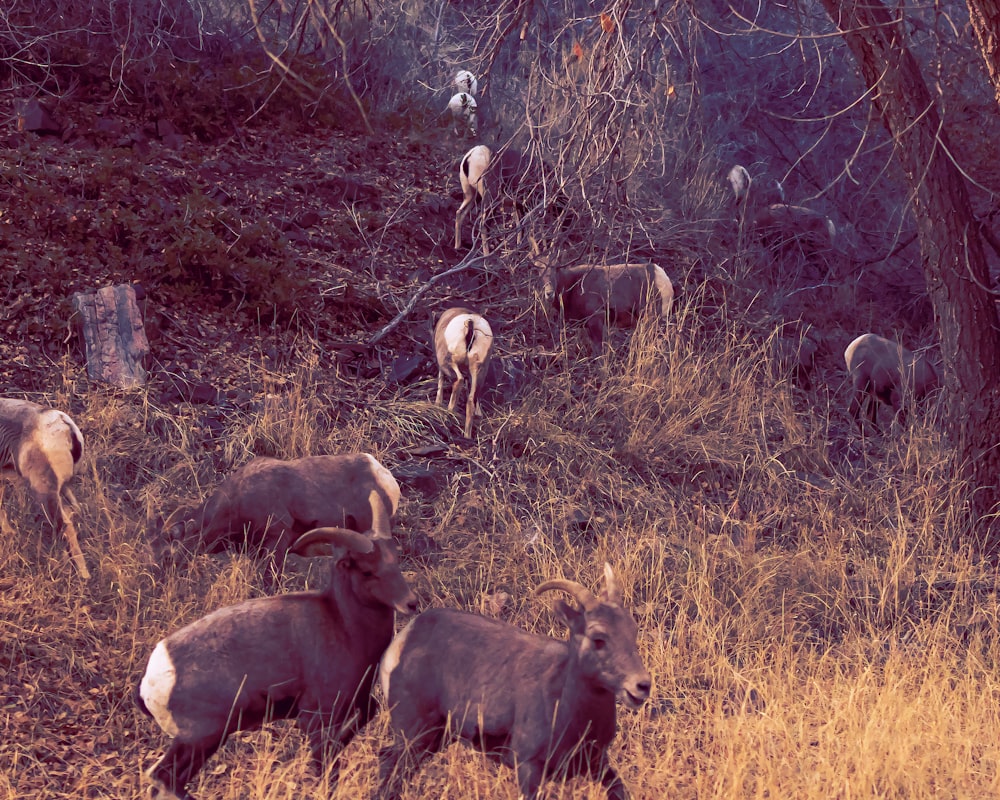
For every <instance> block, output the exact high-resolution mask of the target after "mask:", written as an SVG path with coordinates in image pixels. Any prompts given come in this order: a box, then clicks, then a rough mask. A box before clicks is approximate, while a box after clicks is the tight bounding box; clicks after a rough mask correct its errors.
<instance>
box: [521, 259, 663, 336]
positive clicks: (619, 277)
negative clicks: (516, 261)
mask: <svg viewBox="0 0 1000 800" xmlns="http://www.w3.org/2000/svg"><path fill="white" fill-rule="evenodd" d="M535 265H536V266H537V267H538V269H539V272H540V277H541V283H542V295H543V297H544V299H545V301H546V302H547V303H550V304H559V305H561V306H562V310H563V315H564V316H565V317H566V318H567V319H576V320H585V321H586V328H587V333H588V334H589V335H590V340H591V342H592V344H593V346H594V347H595V348H600V347H601V345H602V344H603V342H604V328H605V321H606V320H611V321H614V322H615V323H616V324H618V325H624V326H630V325H634V324H635V320H636V318H637V317H638V316H639V314H641V313H642V311H643V309H645V307H646V305H647V304H648V302H649V300H650V299H651V296H652V294H653V292H656V293H657V294H658V295H659V298H660V302H659V306H658V310H659V313H660V315H661V316H662V317H663V318H664V319H666V318H667V317H668V316H669V314H670V309H671V308H672V307H673V304H674V285H673V283H672V282H671V281H670V278H668V277H667V273H666V272H664V270H663V268H662V267H660V266H659V265H658V264H608V265H602V264H576V265H572V266H566V267H555V266H553V264H552V263H551V260H550V259H549V258H548V257H547V256H536V257H535Z"/></svg>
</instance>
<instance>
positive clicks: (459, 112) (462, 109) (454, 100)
mask: <svg viewBox="0 0 1000 800" xmlns="http://www.w3.org/2000/svg"><path fill="white" fill-rule="evenodd" d="M448 110H449V111H450V112H451V119H452V121H453V122H454V123H455V135H456V136H462V135H463V134H465V133H468V134H469V136H475V135H476V134H477V133H478V129H477V124H476V119H477V117H478V116H479V105H478V103H476V98H475V97H473V96H472V95H471V94H469V93H468V92H459V93H458V94H454V95H452V96H451V99H450V100H449V101H448Z"/></svg>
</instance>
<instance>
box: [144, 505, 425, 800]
mask: <svg viewBox="0 0 1000 800" xmlns="http://www.w3.org/2000/svg"><path fill="white" fill-rule="evenodd" d="M369 502H370V504H371V515H372V518H373V523H372V533H371V535H370V536H368V535H365V534H362V533H357V532H355V531H349V530H345V529H343V528H319V529H317V530H314V531H310V532H309V533H306V534H304V535H303V536H301V537H299V538H298V539H297V540H296V542H295V543H294V544H293V545H292V547H291V550H292V552H293V553H297V554H299V555H303V556H309V555H321V554H325V553H326V552H328V551H329V549H330V548H336V550H335V553H336V554H335V560H334V562H333V563H332V565H331V568H330V582H329V584H328V585H327V587H326V589H324V590H323V591H321V592H315V591H308V592H296V593H293V594H286V595H278V596H275V597H258V598H256V599H253V600H248V601H246V602H243V603H239V604H237V605H233V606H229V607H227V608H222V609H219V610H217V611H215V612H213V613H211V614H209V615H208V616H205V617H202V618H201V619H199V620H197V621H195V622H193V623H191V624H190V625H188V626H187V627H185V628H181V629H180V630H179V631H175V632H174V633H172V634H170V635H169V636H168V637H167V638H165V639H163V640H162V641H161V642H160V643H159V644H157V645H156V648H155V649H154V650H153V653H152V655H151V656H150V658H149V663H148V665H147V667H146V672H145V674H144V675H143V677H142V680H141V682H140V683H139V687H138V691H137V693H136V702H137V704H138V705H139V708H140V709H141V710H142V711H143V712H144V713H146V714H147V715H149V716H151V717H152V718H153V719H155V720H156V723H157V724H158V725H159V726H160V728H161V729H162V730H163V732H164V733H166V734H167V735H168V736H170V737H171V738H172V741H171V743H170V746H169V747H168V748H167V751H166V753H164V755H163V757H162V758H160V759H159V761H157V762H156V763H155V764H154V765H153V767H152V768H151V769H150V770H149V772H148V773H147V775H148V776H149V778H150V780H151V782H152V786H153V794H154V796H157V793H159V796H161V797H166V798H182V800H192V797H191V795H190V794H188V792H187V790H186V789H185V786H186V785H187V784H188V783H189V782H190V781H191V780H192V779H193V778H194V776H195V775H196V774H197V773H198V771H199V770H200V769H201V768H202V766H204V764H205V762H206V761H207V760H208V759H209V758H210V757H211V756H212V754H213V753H215V751H216V750H218V749H219V747H221V746H222V744H223V743H224V742H225V741H226V738H227V737H228V736H229V734H231V733H233V732H234V731H237V730H255V729H257V728H260V727H261V726H262V725H263V724H264V723H265V722H267V721H269V720H273V719H295V720H296V722H297V723H298V726H299V727H300V728H301V730H302V732H303V733H305V734H306V735H307V736H308V737H309V742H310V750H311V753H312V761H313V765H314V766H315V767H316V769H317V770H319V771H322V769H323V768H324V766H325V764H326V763H328V762H332V763H333V764H334V766H335V768H336V769H337V770H338V773H339V767H338V766H337V763H336V761H337V757H338V755H339V753H340V751H341V750H342V749H343V748H344V747H346V746H347V744H348V743H349V742H350V741H351V739H353V738H354V735H355V734H356V733H357V732H358V731H359V730H360V729H361V728H362V727H364V725H365V724H366V723H367V722H368V720H369V719H370V718H371V716H372V714H373V713H374V711H375V703H374V702H373V700H372V697H371V688H372V685H373V683H374V681H375V674H376V670H377V668H378V662H379V659H380V658H381V656H382V653H383V652H384V651H385V648H386V647H387V646H388V644H389V642H390V641H391V639H392V633H393V610H394V609H395V610H396V611H399V612H401V613H404V614H407V613H412V612H414V611H415V610H416V607H417V598H416V596H415V595H414V594H413V591H412V590H411V589H410V587H409V586H408V585H407V583H406V580H405V578H404V577H403V575H402V573H401V572H400V569H399V562H398V560H397V556H396V549H395V545H394V544H393V542H392V536H391V533H390V530H389V517H388V514H387V513H386V511H385V506H384V505H383V501H382V498H381V496H380V495H379V493H378V492H376V491H372V492H371V494H370V497H369Z"/></svg>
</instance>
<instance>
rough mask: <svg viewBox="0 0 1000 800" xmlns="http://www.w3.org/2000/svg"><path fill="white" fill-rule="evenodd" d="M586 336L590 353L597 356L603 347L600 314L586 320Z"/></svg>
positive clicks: (602, 322)
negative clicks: (588, 338) (589, 345)
mask: <svg viewBox="0 0 1000 800" xmlns="http://www.w3.org/2000/svg"><path fill="white" fill-rule="evenodd" d="M586 328H587V334H588V336H589V337H590V344H591V351H592V352H593V353H594V354H595V355H597V354H599V353H600V352H601V350H602V349H603V347H604V320H603V319H601V315H600V314H594V315H592V316H591V317H590V318H589V319H588V320H587V325H586Z"/></svg>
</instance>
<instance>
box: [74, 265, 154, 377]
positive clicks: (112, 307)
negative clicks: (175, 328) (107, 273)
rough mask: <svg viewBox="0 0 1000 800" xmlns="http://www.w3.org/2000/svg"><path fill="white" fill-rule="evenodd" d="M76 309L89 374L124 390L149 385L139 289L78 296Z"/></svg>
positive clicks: (114, 289)
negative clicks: (137, 292)
mask: <svg viewBox="0 0 1000 800" xmlns="http://www.w3.org/2000/svg"><path fill="white" fill-rule="evenodd" d="M73 309H74V310H75V311H76V312H77V314H78V315H79V316H78V317H77V319H78V320H79V325H80V335H81V336H82V337H83V341H84V345H85V347H86V354H87V374H88V375H89V376H90V377H91V378H93V379H95V380H99V381H104V382H106V383H110V384H112V385H113V386H118V387H119V388H122V389H133V388H136V387H138V386H143V385H144V384H145V383H146V369H145V367H144V366H143V359H144V358H145V357H146V356H148V355H149V340H148V339H147V338H146V331H145V329H144V328H143V325H142V314H141V313H140V312H139V307H138V305H136V297H135V288H134V287H132V286H130V285H128V284H122V285H120V286H105V287H104V288H103V289H99V290H98V291H97V292H95V293H94V294H83V293H82V292H77V293H76V294H74V295H73Z"/></svg>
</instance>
